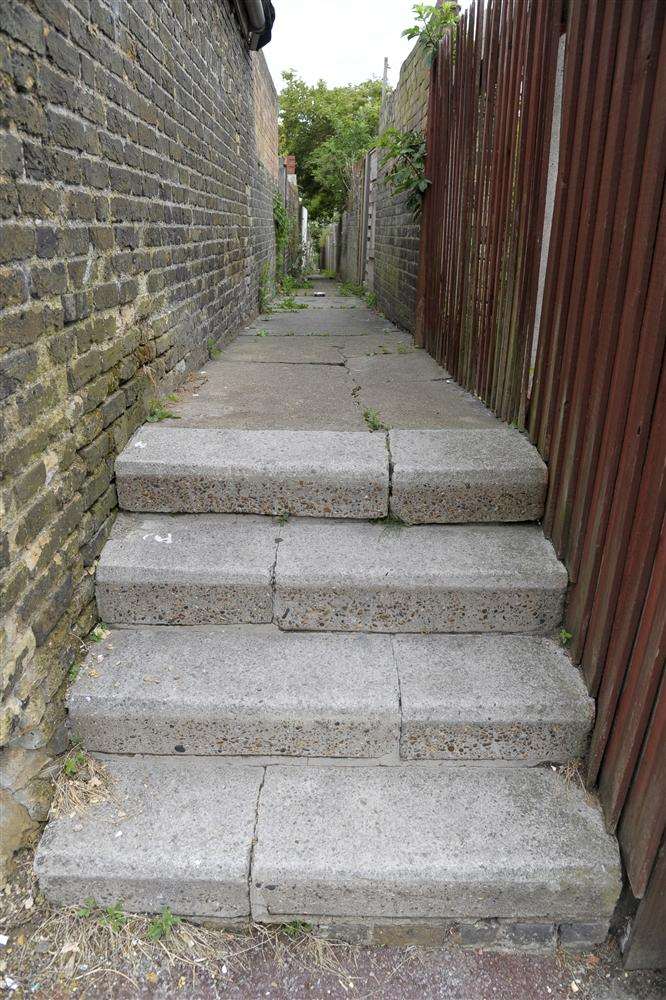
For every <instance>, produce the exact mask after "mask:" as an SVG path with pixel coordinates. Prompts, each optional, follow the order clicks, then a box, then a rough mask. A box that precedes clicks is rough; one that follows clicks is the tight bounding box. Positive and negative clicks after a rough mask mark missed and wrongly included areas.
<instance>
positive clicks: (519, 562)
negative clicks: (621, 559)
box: [97, 514, 567, 634]
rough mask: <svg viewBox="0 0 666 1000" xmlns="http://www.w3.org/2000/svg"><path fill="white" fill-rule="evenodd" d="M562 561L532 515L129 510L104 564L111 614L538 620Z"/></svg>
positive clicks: (411, 627)
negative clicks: (415, 517) (480, 518)
mask: <svg viewBox="0 0 666 1000" xmlns="http://www.w3.org/2000/svg"><path fill="white" fill-rule="evenodd" d="M566 582H567V575H566V570H565V569H564V567H563V566H562V564H561V563H560V562H558V560H557V558H556V557H555V553H554V550H553V548H552V546H551V545H550V543H549V542H548V541H547V540H546V539H545V538H544V536H543V534H542V533H541V531H540V529H539V528H536V527H534V526H531V525H428V526H417V527H403V528H398V529H397V530H396V529H395V526H393V525H390V524H386V523H377V524H372V523H369V522H365V521H334V520H324V519H321V520H320V519H316V518H295V519H292V520H291V521H289V523H287V524H277V523H276V522H275V521H274V520H273V519H271V518H268V517H254V516H252V515H247V516H244V515H233V514H196V515H195V514H181V515H167V514H154V515H146V514H121V515H120V516H119V518H118V519H117V521H116V524H115V525H114V529H113V531H112V534H111V538H110V539H109V541H108V542H107V544H106V546H105V548H104V550H103V552H102V555H101V558H100V562H99V566H98V569H97V600H98V608H99V612H100V615H101V618H102V620H103V621H106V622H112V623H124V624H162V625H163V624H173V625H181V624H189V625H197V624H249V623H262V622H270V621H272V620H275V622H276V624H278V625H279V626H280V627H281V628H284V629H286V630H300V631H346V632H352V631H361V632H363V631H368V632H488V631H497V632H532V633H540V634H546V633H548V632H550V631H552V630H553V628H555V627H556V626H557V625H558V624H559V622H560V620H561V614H562V604H563V600H564V592H565V588H566Z"/></svg>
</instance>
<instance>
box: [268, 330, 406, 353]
mask: <svg viewBox="0 0 666 1000" xmlns="http://www.w3.org/2000/svg"><path fill="white" fill-rule="evenodd" d="M266 339H268V338H266ZM325 339H326V338H325ZM326 342H327V343H328V344H329V345H330V346H331V347H335V348H336V349H337V350H339V351H340V353H341V354H342V355H343V357H344V358H346V359H348V358H369V357H372V355H374V354H377V353H380V354H383V353H384V352H385V351H389V352H390V353H391V354H397V353H398V352H399V351H405V352H407V353H408V354H409V353H411V351H413V350H415V348H414V347H413V343H414V341H413V339H412V336H411V335H410V334H409V333H403V332H402V331H401V330H396V331H395V332H390V333H366V334H364V336H362V337H358V336H356V337H355V336H351V337H339V336H335V337H329V338H328V339H327V340H326Z"/></svg>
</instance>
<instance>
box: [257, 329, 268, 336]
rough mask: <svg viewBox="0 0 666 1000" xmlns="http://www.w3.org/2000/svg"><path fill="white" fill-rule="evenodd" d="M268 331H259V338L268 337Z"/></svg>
mask: <svg viewBox="0 0 666 1000" xmlns="http://www.w3.org/2000/svg"><path fill="white" fill-rule="evenodd" d="M267 336H268V330H257V337H267Z"/></svg>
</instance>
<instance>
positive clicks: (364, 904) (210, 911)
mask: <svg viewBox="0 0 666 1000" xmlns="http://www.w3.org/2000/svg"><path fill="white" fill-rule="evenodd" d="M105 760H106V761H107V763H108V766H109V769H110V772H111V775H112V779H113V780H112V789H111V790H112V796H111V798H110V799H109V800H108V801H107V802H105V803H103V804H100V805H93V806H91V807H90V808H89V809H88V810H87V811H86V812H85V813H83V814H81V815H78V816H77V815H75V816H64V817H61V818H59V819H57V820H55V821H53V820H52V821H51V822H50V823H49V825H48V827H47V830H46V833H45V834H44V836H43V838H42V841H41V843H40V846H39V849H38V851H37V856H36V861H35V867H36V870H37V873H38V876H39V879H40V883H41V888H42V890H43V892H44V893H45V895H46V896H47V898H48V899H50V900H51V901H52V902H54V903H59V904H75V903H80V902H82V901H83V900H84V899H86V898H87V897H90V896H92V897H94V898H95V899H96V900H97V902H98V903H99V904H100V905H109V904H111V903H116V902H117V901H118V900H119V899H122V901H123V906H124V908H125V909H126V910H128V911H147V912H154V911H159V910H161V909H162V908H163V907H165V906H168V907H170V908H171V910H172V911H173V912H174V913H177V914H181V915H190V916H201V917H217V918H221V919H226V920H229V921H230V922H237V921H239V920H242V919H245V920H247V919H248V917H250V916H252V918H253V919H255V920H267V921H284V920H289V919H293V918H294V917H303V918H306V919H307V918H317V917H321V916H340V915H341V916H349V917H375V918H376V917H387V918H395V917H398V918H405V919H411V918H429V917H430V918H432V917H435V918H451V919H453V920H456V919H465V918H501V919H505V918H510V919H528V920H530V919H531V920H541V921H546V920H553V921H555V922H558V921H560V920H562V921H571V920H595V919H596V920H599V919H603V918H606V917H608V916H609V915H610V914H611V912H612V911H613V908H614V904H615V901H616V899H617V896H618V893H619V889H620V870H619V859H618V851H617V846H616V844H615V842H614V841H613V838H611V837H610V836H608V835H607V834H606V833H605V831H604V827H603V822H602V818H601V814H600V812H599V811H598V809H597V808H596V807H595V806H594V805H591V804H590V803H589V802H588V801H587V798H586V796H585V794H584V793H583V791H582V790H581V788H580V787H579V786H578V785H577V784H576V783H575V782H567V781H565V780H564V779H563V778H562V776H560V775H559V774H554V773H553V772H551V771H550V770H549V769H547V770H542V769H528V770H525V769H494V768H483V769H469V768H450V769H448V770H447V771H438V772H432V771H417V770H414V769H408V768H404V767H402V768H401V767H396V768H381V767H375V768H366V767H355V768H337V767H310V768H296V767H279V766H270V767H267V768H265V769H264V768H263V767H251V766H247V765H229V764H224V763H222V762H220V761H218V760H215V759H205V760H202V759H197V760H196V761H195V760H192V759H188V758H176V759H174V758H156V757H132V758H118V757H115V758H114V757H110V758H105ZM262 782H263V784H262ZM253 841H254V843H253Z"/></svg>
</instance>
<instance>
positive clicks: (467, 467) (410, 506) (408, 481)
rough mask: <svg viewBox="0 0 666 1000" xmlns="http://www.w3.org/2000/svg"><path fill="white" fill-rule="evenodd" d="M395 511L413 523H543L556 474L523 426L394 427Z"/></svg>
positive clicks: (393, 479) (391, 447)
mask: <svg viewBox="0 0 666 1000" xmlns="http://www.w3.org/2000/svg"><path fill="white" fill-rule="evenodd" d="M389 447H390V451H391V463H392V480H391V512H392V513H393V514H394V515H395V516H396V517H399V518H401V519H402V520H403V521H405V522H407V523H408V524H435V523H440V524H447V523H448V524H451V523H458V522H489V521H494V522H508V521H538V520H539V519H540V518H541V516H542V514H543V505H544V500H545V495H546V482H547V478H548V473H547V469H546V466H545V464H544V462H543V460H542V459H541V457H540V455H539V453H538V452H537V450H536V449H535V448H534V446H533V445H531V444H530V442H529V441H528V440H527V438H526V437H524V436H523V435H522V434H520V433H519V432H518V431H516V430H512V429H511V428H508V427H504V426H503V425H501V424H500V425H498V426H497V427H491V428H483V429H482V428H474V429H471V428H469V429H467V428H451V429H449V430H416V431H415V430H392V431H391V432H390V433H389Z"/></svg>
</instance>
